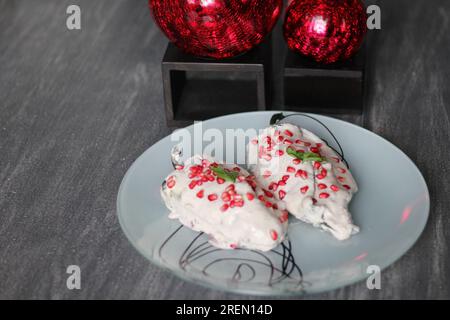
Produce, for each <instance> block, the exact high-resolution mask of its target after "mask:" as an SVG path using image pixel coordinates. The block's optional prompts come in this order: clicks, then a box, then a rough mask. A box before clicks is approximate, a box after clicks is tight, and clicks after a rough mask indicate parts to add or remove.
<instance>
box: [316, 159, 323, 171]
mask: <svg viewBox="0 0 450 320" xmlns="http://www.w3.org/2000/svg"><path fill="white" fill-rule="evenodd" d="M321 166H322V165H321V164H320V162H317V161H316V162H314V169H316V170H319V169H320V167H321Z"/></svg>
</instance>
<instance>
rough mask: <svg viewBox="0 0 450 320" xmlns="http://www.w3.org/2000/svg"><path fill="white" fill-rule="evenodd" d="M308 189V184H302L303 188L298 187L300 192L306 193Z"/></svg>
mask: <svg viewBox="0 0 450 320" xmlns="http://www.w3.org/2000/svg"><path fill="white" fill-rule="evenodd" d="M308 189H309V186H304V187H303V188H300V192H301V193H306V192H307V191H308Z"/></svg>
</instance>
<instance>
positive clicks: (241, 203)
mask: <svg viewBox="0 0 450 320" xmlns="http://www.w3.org/2000/svg"><path fill="white" fill-rule="evenodd" d="M235 205H236V207H243V206H244V200H239V201H236V202H235Z"/></svg>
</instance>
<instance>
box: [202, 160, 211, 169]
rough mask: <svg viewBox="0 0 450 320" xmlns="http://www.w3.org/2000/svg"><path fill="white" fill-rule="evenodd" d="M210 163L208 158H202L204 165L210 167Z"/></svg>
mask: <svg viewBox="0 0 450 320" xmlns="http://www.w3.org/2000/svg"><path fill="white" fill-rule="evenodd" d="M209 164H210V163H209V161H208V160H206V159H203V160H202V166H203V167H209Z"/></svg>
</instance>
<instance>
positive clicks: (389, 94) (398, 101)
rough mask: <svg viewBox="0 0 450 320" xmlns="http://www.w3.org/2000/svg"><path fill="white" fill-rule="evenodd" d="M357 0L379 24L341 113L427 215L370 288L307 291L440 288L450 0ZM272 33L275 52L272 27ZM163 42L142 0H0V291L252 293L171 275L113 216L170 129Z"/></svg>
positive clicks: (370, 294) (447, 265) (446, 237)
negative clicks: (362, 105) (416, 172)
mask: <svg viewBox="0 0 450 320" xmlns="http://www.w3.org/2000/svg"><path fill="white" fill-rule="evenodd" d="M69 4H78V5H80V6H81V10H82V30H81V31H69V30H67V28H66V17H67V15H66V8H67V6H68V5H69ZM366 4H379V5H380V6H381V10H382V30H381V31H369V33H368V37H367V44H368V53H369V70H370V78H369V96H368V99H367V109H366V112H365V114H364V115H363V116H344V117H343V118H344V119H346V120H349V121H352V122H355V123H357V124H360V125H363V126H364V127H366V128H368V129H369V130H372V131H374V132H375V133H377V134H380V135H381V136H383V137H385V138H387V139H388V140H390V141H392V142H393V143H394V144H396V145H397V146H398V147H400V148H401V149H402V150H403V151H405V152H406V154H408V156H409V157H411V159H413V161H414V162H415V163H416V164H417V166H418V167H419V169H420V170H421V171H422V173H423V174H424V176H425V179H426V180H427V183H428V186H429V189H430V193H431V215H430V219H429V222H428V225H427V227H426V229H425V232H424V234H423V235H422V236H421V238H420V239H419V241H418V242H417V244H416V245H415V246H414V247H413V248H412V249H411V250H410V251H409V252H408V253H407V254H406V255H405V256H404V257H403V258H402V259H400V260H399V261H398V262H396V263H395V264H394V265H392V266H391V267H389V268H388V269H386V270H385V271H384V272H382V289H381V290H379V291H370V290H368V289H367V288H366V286H365V283H364V282H363V283H359V284H356V285H353V286H349V287H346V288H343V289H340V290H336V291H332V292H329V293H324V294H321V295H316V296H312V297H313V298H321V299H322V298H323V299H329V298H338V299H355V298H356V299H365V298H371V299H380V298H383V299H390V298H406V299H413V298H441V299H442V298H450V256H449V249H450V248H449V244H450V228H449V224H450V221H449V220H450V219H449V216H450V214H449V210H450V183H449V181H448V179H449V178H448V176H449V174H450V164H449V151H450V122H449V121H450V119H449V109H450V104H449V103H450V89H449V88H450V80H449V74H450V68H449V61H450V35H449V34H450V28H449V19H450V18H449V17H450V2H449V1H448V0H433V1H428V0H393V1H387V0H386V1H375V0H374V1H366ZM273 34H274V36H273V37H274V43H275V48H276V49H275V56H274V60H275V61H282V57H283V54H284V50H285V48H284V43H283V40H282V38H281V36H280V30H279V26H278V27H277V29H276V30H275V31H274V33H273ZM166 43H167V40H166V38H165V37H164V36H163V34H162V33H161V32H160V31H159V30H158V29H157V28H156V27H155V25H154V24H153V22H152V20H151V18H150V14H149V11H148V9H147V1H145V0H113V1H111V0H95V1H94V0H89V1H88V0H85V1H77V0H72V1H65V0H40V1H32V0H0V298H7V299H10V298H26V299H29V298H42V299H46V298H52V299H61V298H64V299H72V298H101V299H102V298H125V299H128V298H150V299H154V298H161V299H167V298H181V299H185V298H212V299H223V298H225V299H226V298H237V299H247V298H252V297H248V296H239V295H232V294H226V293H223V292H220V291H214V290H208V289H205V288H203V287H198V286H196V285H193V284H190V283H187V282H184V281H181V280H179V279H177V278H175V277H174V276H172V275H171V274H169V273H167V272H165V271H163V270H161V269H159V268H157V267H155V266H153V265H152V264H150V263H149V262H148V261H147V260H146V259H145V258H144V257H142V256H141V255H139V254H138V252H137V251H136V250H134V249H133V247H132V246H131V244H130V243H129V242H128V240H127V239H126V238H125V236H124V234H123V233H122V231H121V229H120V227H119V224H118V221H117V218H116V207H115V203H116V201H115V200H116V195H117V191H118V187H119V184H120V182H121V179H122V177H123V175H124V174H125V172H126V170H127V169H128V168H129V166H130V165H131V163H132V162H133V161H134V159H136V158H137V157H138V156H139V155H140V154H141V153H142V152H143V151H144V150H145V149H147V148H148V147H149V146H151V145H152V144H153V143H155V142H156V141H158V140H159V139H161V138H163V137H164V136H166V135H168V134H169V133H170V132H171V129H169V128H167V127H166V125H165V119H164V105H163V94H162V85H161V70H160V61H161V58H162V56H163V54H164V50H165V48H166ZM280 75H281V73H280V72H279V71H278V73H276V77H275V79H278V80H276V81H280ZM281 101H282V100H281V96H280V94H277V95H276V96H275V103H276V104H279V105H281V104H282V102H281ZM71 264H77V265H79V266H80V267H81V270H82V284H81V285H82V289H81V290H79V291H76V290H75V291H70V290H68V289H67V288H66V277H67V274H66V273H65V271H66V267H67V266H68V265H71ZM309 298H310V297H309Z"/></svg>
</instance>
